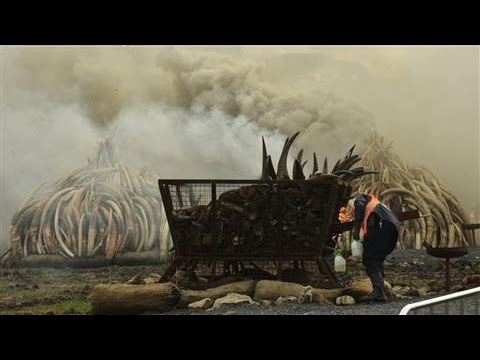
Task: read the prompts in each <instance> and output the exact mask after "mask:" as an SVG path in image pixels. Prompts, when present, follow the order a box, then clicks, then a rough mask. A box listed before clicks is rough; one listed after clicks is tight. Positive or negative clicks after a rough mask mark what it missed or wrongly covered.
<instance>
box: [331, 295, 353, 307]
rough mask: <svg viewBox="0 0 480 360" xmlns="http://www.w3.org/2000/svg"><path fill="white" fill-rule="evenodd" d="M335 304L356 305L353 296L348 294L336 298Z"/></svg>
mask: <svg viewBox="0 0 480 360" xmlns="http://www.w3.org/2000/svg"><path fill="white" fill-rule="evenodd" d="M335 304H337V305H355V299H354V298H353V297H351V296H348V295H344V296H339V297H338V298H337V299H336V300H335Z"/></svg>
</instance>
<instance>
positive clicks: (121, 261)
mask: <svg viewBox="0 0 480 360" xmlns="http://www.w3.org/2000/svg"><path fill="white" fill-rule="evenodd" d="M113 263H114V264H116V265H126V266H132V265H158V264H160V263H161V261H160V253H159V250H158V249H155V250H150V251H140V252H127V253H123V254H117V255H115V257H114V258H113Z"/></svg>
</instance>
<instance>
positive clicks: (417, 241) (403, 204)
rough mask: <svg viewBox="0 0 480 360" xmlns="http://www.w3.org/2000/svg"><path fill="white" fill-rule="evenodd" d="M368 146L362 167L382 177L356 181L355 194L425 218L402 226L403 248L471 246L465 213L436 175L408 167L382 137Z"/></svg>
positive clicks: (353, 184)
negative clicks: (371, 195) (419, 214)
mask: <svg viewBox="0 0 480 360" xmlns="http://www.w3.org/2000/svg"><path fill="white" fill-rule="evenodd" d="M368 143H369V145H368V146H367V148H366V149H365V151H364V153H363V154H362V160H361V162H360V163H359V165H362V166H365V167H367V168H368V169H370V170H373V171H376V172H377V173H378V174H372V175H368V176H364V177H362V178H360V179H356V180H355V181H353V182H352V186H353V188H354V191H355V192H356V193H359V192H366V193H372V194H375V195H377V196H378V197H379V199H380V201H382V202H384V203H385V204H387V205H388V206H389V207H390V208H392V210H394V211H395V212H401V211H408V210H412V209H418V210H419V212H420V213H421V215H424V216H423V217H421V218H420V219H416V220H410V221H406V222H404V223H402V226H401V233H400V237H399V239H400V244H402V245H403V246H405V247H411V248H417V249H419V248H421V246H422V245H425V246H432V247H455V246H463V245H465V244H468V241H469V234H468V233H467V232H466V231H465V230H464V229H463V227H462V225H463V224H464V223H465V222H467V216H466V214H465V211H464V210H463V208H462V206H461V205H460V203H459V201H458V200H457V199H456V198H455V196H453V195H452V194H451V193H450V192H449V191H448V190H447V189H446V188H445V187H444V186H442V185H441V184H440V181H439V180H438V179H437V178H436V177H435V175H433V174H432V172H430V171H429V170H427V169H426V168H424V167H420V166H410V165H407V164H406V163H405V162H404V161H402V159H400V157H399V156H398V155H397V154H395V153H393V152H392V151H391V145H392V144H391V143H390V144H388V145H387V144H386V142H385V139H384V138H383V137H381V136H379V135H378V134H374V135H373V136H372V137H371V138H370V139H369V142H368Z"/></svg>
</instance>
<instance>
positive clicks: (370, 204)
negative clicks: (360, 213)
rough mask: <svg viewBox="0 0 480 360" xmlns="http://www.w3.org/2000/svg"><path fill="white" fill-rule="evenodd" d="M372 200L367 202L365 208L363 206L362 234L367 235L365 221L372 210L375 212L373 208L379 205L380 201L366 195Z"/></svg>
mask: <svg viewBox="0 0 480 360" xmlns="http://www.w3.org/2000/svg"><path fill="white" fill-rule="evenodd" d="M368 196H370V197H371V198H372V199H371V200H370V201H369V202H368V204H367V206H365V216H364V217H363V222H362V229H363V234H364V235H366V234H367V220H368V217H369V216H370V214H371V213H372V211H373V210H375V207H376V206H377V205H378V204H380V201H379V200H378V199H377V198H376V197H375V195H373V194H368Z"/></svg>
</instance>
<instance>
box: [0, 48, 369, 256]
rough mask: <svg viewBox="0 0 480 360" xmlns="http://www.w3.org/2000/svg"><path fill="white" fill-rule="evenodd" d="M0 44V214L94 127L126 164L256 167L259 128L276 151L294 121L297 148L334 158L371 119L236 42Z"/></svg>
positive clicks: (211, 172)
mask: <svg viewBox="0 0 480 360" xmlns="http://www.w3.org/2000/svg"><path fill="white" fill-rule="evenodd" d="M6 53H7V56H6V60H5V62H4V66H5V67H6V80H5V84H4V88H5V89H6V95H7V96H6V107H5V115H4V117H5V120H6V133H7V134H8V140H7V144H6V145H7V146H6V148H7V151H6V152H5V153H4V154H3V156H4V157H5V158H6V167H5V171H4V173H3V175H2V182H5V184H6V187H7V188H8V195H7V196H6V198H5V204H6V211H5V212H4V213H3V214H2V215H4V217H5V218H6V220H5V221H6V222H8V221H9V219H10V218H11V216H12V214H13V213H14V211H15V210H16V209H17V208H18V207H19V206H20V205H21V203H22V200H24V199H25V198H26V197H27V196H28V195H29V194H30V193H31V192H32V191H33V190H34V189H35V188H36V187H37V186H38V185H39V184H40V183H42V182H45V181H52V180H54V179H56V178H58V177H61V176H65V175H67V174H68V173H69V172H70V171H72V170H73V169H75V168H77V167H79V166H82V165H84V164H85V163H86V158H87V157H88V156H93V153H94V151H95V145H96V141H97V139H98V138H100V137H103V136H111V135H112V133H114V134H115V138H114V140H115V141H116V144H117V147H118V150H119V151H118V153H119V155H120V158H121V160H122V162H123V163H125V164H127V165H129V166H131V167H133V168H134V169H139V168H140V167H143V166H144V165H149V166H151V167H152V168H153V170H154V172H155V173H156V174H157V175H158V176H161V177H164V178H175V177H178V178H181V177H184V178H185V177H189V178H256V177H257V176H258V174H259V172H260V167H261V161H260V159H261V137H260V136H261V135H265V136H266V141H267V146H268V150H269V152H270V153H271V154H272V155H273V158H274V161H277V160H278V156H279V154H280V151H281V148H282V146H283V141H284V139H285V136H286V135H291V134H293V133H294V132H296V131H302V134H301V136H299V138H298V140H297V143H296V145H297V149H299V148H300V146H301V147H304V148H305V150H306V151H307V154H308V153H310V154H311V152H312V151H317V154H318V155H319V156H320V158H322V157H323V156H329V157H330V158H331V160H333V158H332V157H334V158H335V159H336V158H337V157H338V156H340V154H341V153H343V152H344V151H345V150H346V149H347V147H349V146H350V145H351V144H352V143H353V142H359V141H361V140H362V139H363V138H364V137H365V135H366V134H367V133H368V132H369V131H370V130H371V129H372V128H373V127H374V125H373V121H372V117H371V115H370V114H369V113H368V112H367V111H365V110H363V109H362V108H361V107H360V106H358V105H355V104H353V103H351V102H348V101H345V100H342V99H340V98H338V97H336V96H334V95H332V94H324V93H319V92H317V93H315V94H310V93H301V92H297V91H289V89H288V88H285V87H283V86H277V85H275V84H272V83H271V82H270V83H269V82H268V81H263V80H262V73H264V71H265V68H264V67H265V61H263V60H262V59H261V58H258V59H255V58H254V57H253V58H251V59H249V57H248V56H247V57H244V56H237V55H240V54H238V53H237V52H236V51H225V52H224V53H219V52H218V51H211V50H208V49H184V48H183V49H181V48H170V47H161V48H158V47H155V48H154V47H147V48H131V47H113V48H108V47H87V48H85V47H83V48H78V47H48V48H46V47H28V48H7V51H6ZM278 75H279V76H280V77H282V76H285V74H282V72H279V73H278ZM310 165H311V164H310ZM5 233H6V229H2V234H5ZM5 247H6V244H5V242H3V250H4V249H5ZM0 250H2V249H0Z"/></svg>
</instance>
